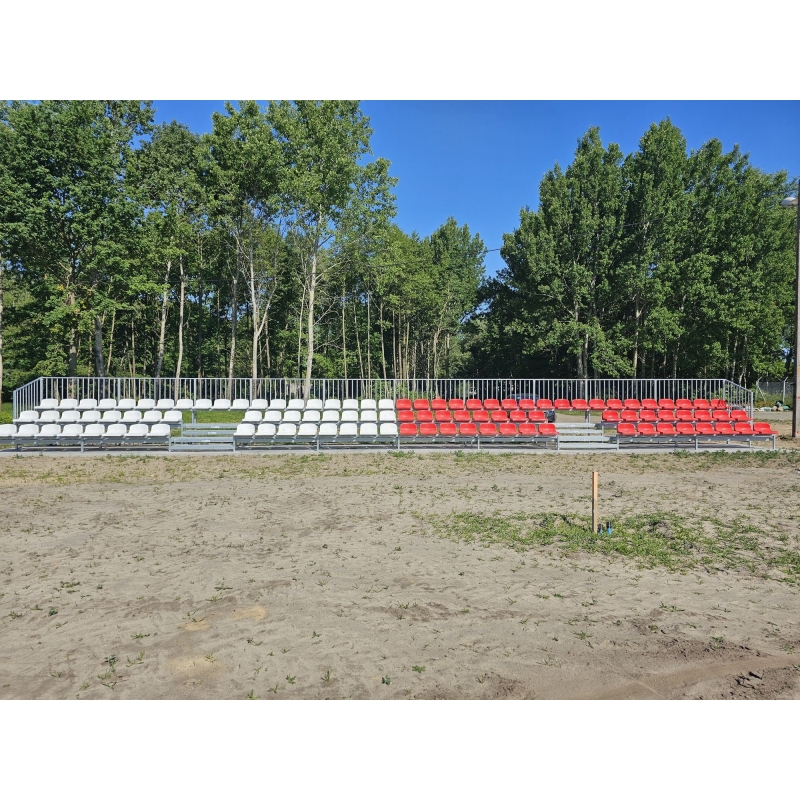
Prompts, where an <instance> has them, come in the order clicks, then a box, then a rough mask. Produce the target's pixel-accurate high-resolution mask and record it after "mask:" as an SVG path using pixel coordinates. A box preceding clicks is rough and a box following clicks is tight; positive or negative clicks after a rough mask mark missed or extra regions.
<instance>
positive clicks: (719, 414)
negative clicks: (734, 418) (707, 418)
mask: <svg viewBox="0 0 800 800" xmlns="http://www.w3.org/2000/svg"><path fill="white" fill-rule="evenodd" d="M711 416H712V417H713V418H714V419H715V420H719V421H720V422H728V420H730V418H731V416H730V414H728V412H727V411H723V410H722V409H720V408H718V409H716V410H715V411H712V412H711Z"/></svg>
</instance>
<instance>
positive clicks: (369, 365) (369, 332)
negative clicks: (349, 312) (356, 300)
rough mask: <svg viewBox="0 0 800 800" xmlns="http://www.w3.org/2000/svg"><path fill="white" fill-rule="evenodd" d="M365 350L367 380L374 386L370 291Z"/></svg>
mask: <svg viewBox="0 0 800 800" xmlns="http://www.w3.org/2000/svg"><path fill="white" fill-rule="evenodd" d="M365 349H366V351H367V380H368V381H369V383H370V385H372V320H371V318H370V313H369V289H367V341H366V344H365Z"/></svg>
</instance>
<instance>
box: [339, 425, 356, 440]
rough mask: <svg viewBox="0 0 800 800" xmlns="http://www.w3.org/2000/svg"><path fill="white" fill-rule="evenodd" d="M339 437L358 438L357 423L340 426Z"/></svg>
mask: <svg viewBox="0 0 800 800" xmlns="http://www.w3.org/2000/svg"><path fill="white" fill-rule="evenodd" d="M339 436H353V437H355V436H358V425H356V423H355V422H343V423H342V424H341V425H340V426H339Z"/></svg>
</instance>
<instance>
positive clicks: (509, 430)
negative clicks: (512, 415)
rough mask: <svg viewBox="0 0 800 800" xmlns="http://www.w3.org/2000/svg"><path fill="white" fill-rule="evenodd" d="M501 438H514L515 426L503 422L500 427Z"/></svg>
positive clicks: (515, 433)
mask: <svg viewBox="0 0 800 800" xmlns="http://www.w3.org/2000/svg"><path fill="white" fill-rule="evenodd" d="M500 435H501V436H516V435H517V426H516V425H515V424H514V423H513V422H503V423H501V425H500Z"/></svg>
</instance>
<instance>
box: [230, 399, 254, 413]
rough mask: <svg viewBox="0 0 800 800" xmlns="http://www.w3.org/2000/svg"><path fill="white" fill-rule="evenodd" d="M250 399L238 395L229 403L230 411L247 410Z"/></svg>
mask: <svg viewBox="0 0 800 800" xmlns="http://www.w3.org/2000/svg"><path fill="white" fill-rule="evenodd" d="M248 408H250V401H249V400H248V399H247V398H246V397H239V398H237V399H236V400H234V401H233V402H232V403H231V411H247V409H248Z"/></svg>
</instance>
